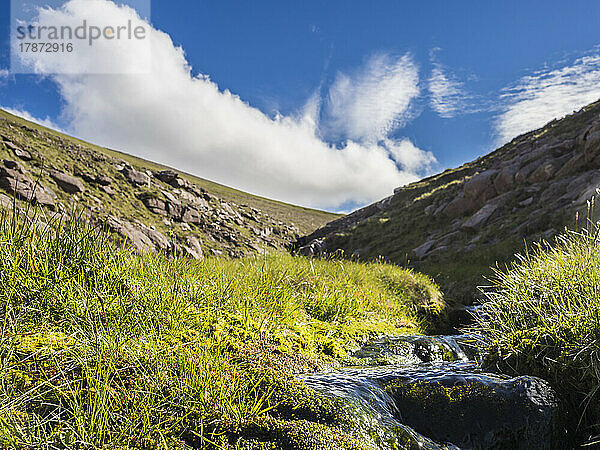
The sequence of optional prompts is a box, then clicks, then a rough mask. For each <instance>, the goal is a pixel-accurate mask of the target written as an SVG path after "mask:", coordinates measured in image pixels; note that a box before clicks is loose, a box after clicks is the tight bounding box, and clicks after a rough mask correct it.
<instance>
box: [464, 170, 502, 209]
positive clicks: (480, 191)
mask: <svg viewBox="0 0 600 450" xmlns="http://www.w3.org/2000/svg"><path fill="white" fill-rule="evenodd" d="M497 174H498V171H497V170H486V171H485V172H481V173H478V174H477V175H475V176H474V177H473V178H471V179H470V180H468V181H467V182H466V183H465V187H464V192H465V198H467V199H470V200H473V201H477V202H480V203H485V202H486V201H488V200H490V199H492V198H494V197H495V196H496V195H498V193H497V192H496V188H495V187H494V183H493V181H494V177H495V176H496V175H497Z"/></svg>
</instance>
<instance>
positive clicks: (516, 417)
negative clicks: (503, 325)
mask: <svg viewBox="0 0 600 450" xmlns="http://www.w3.org/2000/svg"><path fill="white" fill-rule="evenodd" d="M374 379H375V380H376V381H377V382H378V383H379V384H380V385H382V386H384V390H385V391H386V392H387V393H388V394H390V396H391V397H392V398H393V399H394V402H395V405H396V407H397V408H398V411H399V412H400V417H401V420H402V422H403V423H404V424H406V425H408V426H410V427H411V428H414V429H415V430H416V431H417V432H419V433H421V434H423V435H425V436H427V437H429V438H432V439H434V440H436V441H439V442H451V443H453V444H454V445H457V446H459V447H461V448H514V449H534V448H537V449H544V448H550V447H551V446H552V445H551V444H552V442H553V438H554V435H555V433H556V428H557V424H556V422H557V418H558V402H557V398H556V395H555V394H554V392H553V391H552V389H551V388H550V386H549V385H548V383H546V382H545V381H543V380H540V379H539V378H534V377H527V376H524V377H518V378H514V379H510V380H506V379H502V378H497V377H495V376H493V375H486V374H468V373H457V374H453V373H448V372H441V373H437V374H432V373H424V374H412V375H411V376H405V375H400V374H388V375H383V376H381V377H374Z"/></svg>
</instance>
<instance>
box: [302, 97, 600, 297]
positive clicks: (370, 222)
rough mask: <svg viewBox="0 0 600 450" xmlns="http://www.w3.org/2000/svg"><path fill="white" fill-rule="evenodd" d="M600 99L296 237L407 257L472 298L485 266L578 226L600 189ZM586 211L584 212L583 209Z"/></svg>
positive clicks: (311, 246)
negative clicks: (578, 219) (578, 215)
mask: <svg viewBox="0 0 600 450" xmlns="http://www.w3.org/2000/svg"><path fill="white" fill-rule="evenodd" d="M599 168H600V102H596V103H593V104H591V105H588V106H587V107H585V108H583V109H582V110H580V111H578V112H576V113H574V114H572V115H570V116H567V117H565V118H563V119H561V120H554V121H552V122H550V123H548V124H547V125H546V126H544V127H542V128H540V129H538V130H535V131H532V132H530V133H527V134H524V135H522V136H519V137H517V138H515V139H513V140H512V141H511V142H509V143H508V144H506V145H504V146H503V147H501V148H500V149H498V150H496V151H494V152H492V153H490V154H488V155H486V156H483V157H481V158H479V159H477V160H475V161H473V162H470V163H467V164H464V165H463V166H461V167H458V168H456V169H450V170H446V171H445V172H443V173H441V174H439V175H435V176H432V177H429V178H426V179H423V180H421V181H419V182H416V183H412V184H410V185H407V186H405V187H403V188H399V189H396V191H395V193H394V195H392V196H390V197H388V198H386V199H384V200H381V201H380V202H377V203H375V204H373V205H370V206H367V207H365V208H362V209H359V210H358V211H355V212H354V213H352V214H350V215H348V216H346V217H343V218H341V219H338V220H335V221H333V222H331V223H329V224H327V225H326V226H325V227H323V228H321V229H319V230H317V231H315V232H314V233H312V234H311V235H309V236H307V237H305V238H303V239H301V240H300V241H299V243H298V246H299V247H301V248H300V252H301V253H304V254H314V253H320V252H323V251H326V252H334V251H336V250H343V252H344V255H345V256H347V257H354V258H361V259H374V258H377V257H380V256H382V257H384V258H386V259H388V260H390V261H393V262H396V263H399V264H403V265H409V266H412V267H415V268H417V269H418V270H420V271H422V272H425V273H427V274H429V275H432V276H433V277H434V278H436V280H437V281H438V283H439V284H440V285H441V286H442V288H443V289H444V291H445V292H446V294H447V296H448V297H449V300H455V301H456V302H458V303H469V302H470V301H472V299H473V297H474V295H476V289H475V288H476V286H477V285H481V284H482V283H485V282H486V281H485V279H484V276H486V275H488V274H489V273H490V269H489V267H490V266H492V265H494V264H496V263H498V264H502V263H505V262H507V261H508V260H509V259H510V258H511V257H512V255H513V253H514V252H516V251H521V250H523V248H524V245H525V243H531V242H532V241H539V240H541V239H546V240H549V239H551V238H552V237H553V236H554V235H555V234H557V233H558V232H560V231H561V230H562V229H563V227H564V226H566V225H573V224H574V221H575V216H576V212H582V211H584V210H585V209H586V207H587V201H588V200H589V199H590V198H591V197H592V196H593V195H595V192H596V188H597V187H600V171H599V170H598V169H599ZM584 217H585V216H584Z"/></svg>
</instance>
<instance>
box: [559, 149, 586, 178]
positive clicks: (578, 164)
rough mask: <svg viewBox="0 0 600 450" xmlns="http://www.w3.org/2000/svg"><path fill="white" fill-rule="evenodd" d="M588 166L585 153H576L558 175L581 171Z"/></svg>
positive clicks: (560, 169) (562, 175)
mask: <svg viewBox="0 0 600 450" xmlns="http://www.w3.org/2000/svg"><path fill="white" fill-rule="evenodd" d="M586 166H587V161H586V160H585V154H583V153H576V154H575V155H573V156H572V157H571V158H570V159H569V160H568V161H567V162H566V163H565V164H564V165H563V166H562V167H560V168H559V169H558V171H557V172H556V177H557V178H561V177H564V176H567V175H571V174H574V173H576V172H579V171H581V170H582V169H584V168H585V167H586Z"/></svg>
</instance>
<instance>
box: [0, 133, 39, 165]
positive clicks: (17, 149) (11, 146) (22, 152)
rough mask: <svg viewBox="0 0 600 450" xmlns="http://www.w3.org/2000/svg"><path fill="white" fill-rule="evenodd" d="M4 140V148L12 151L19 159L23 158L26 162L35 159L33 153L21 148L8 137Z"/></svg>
mask: <svg viewBox="0 0 600 450" xmlns="http://www.w3.org/2000/svg"><path fill="white" fill-rule="evenodd" d="M2 139H3V141H4V146H5V147H6V148H7V149H9V150H12V152H13V153H14V154H15V156H16V157H17V158H21V159H22V160H24V161H31V160H32V159H33V157H32V156H31V153H29V152H28V151H27V150H23V149H22V148H21V147H19V146H18V145H17V144H15V143H14V142H12V141H11V140H10V139H8V138H7V137H4V136H2Z"/></svg>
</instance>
